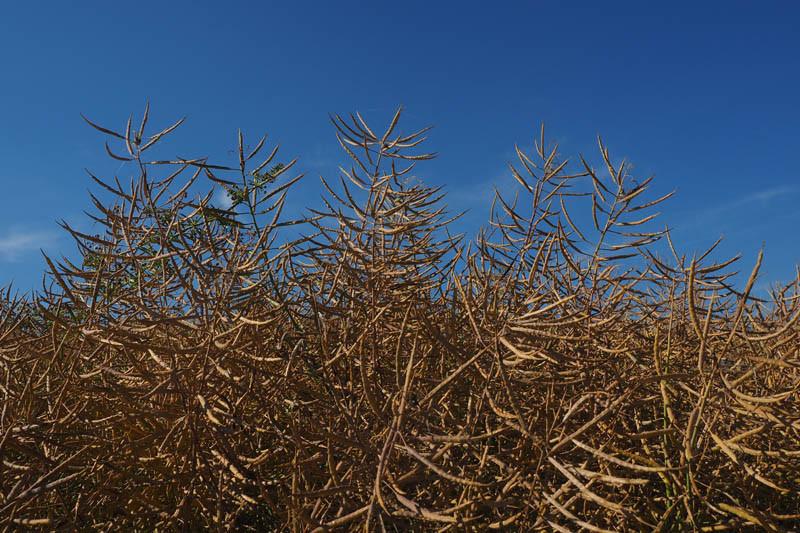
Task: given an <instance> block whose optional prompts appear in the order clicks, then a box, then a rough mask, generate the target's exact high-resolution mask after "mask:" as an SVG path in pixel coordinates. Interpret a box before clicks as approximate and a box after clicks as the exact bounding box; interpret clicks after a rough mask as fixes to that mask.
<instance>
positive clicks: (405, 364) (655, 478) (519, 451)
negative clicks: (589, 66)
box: [0, 110, 800, 531]
mask: <svg viewBox="0 0 800 533" xmlns="http://www.w3.org/2000/svg"><path fill="white" fill-rule="evenodd" d="M399 118H400V112H399V111H398V113H397V114H396V115H395V116H394V118H393V119H392V120H391V122H390V124H389V125H388V127H387V129H386V130H385V131H384V132H383V133H380V134H376V133H375V132H374V131H373V130H372V129H371V128H370V127H369V126H368V124H367V123H366V122H365V121H364V119H363V118H362V117H361V116H360V115H358V114H356V115H354V116H349V117H340V116H335V117H333V123H334V126H335V129H336V133H337V138H338V140H339V143H340V145H341V147H342V149H343V150H344V151H345V152H346V153H347V154H348V155H349V157H350V159H351V161H352V165H351V166H350V168H347V169H342V172H341V177H340V179H339V180H338V182H333V181H331V180H323V181H322V185H323V188H324V189H325V191H326V196H325V198H324V200H323V204H324V205H323V206H322V207H321V208H319V209H310V210H309V214H308V216H307V217H306V218H303V219H297V220H295V219H286V218H285V217H283V216H282V210H283V207H284V205H285V202H286V197H287V196H286V195H287V192H288V191H289V189H290V187H291V186H292V184H294V183H295V182H296V181H297V180H299V179H300V177H301V176H299V175H298V176H292V175H291V173H290V171H291V169H292V168H293V166H294V161H290V162H286V163H282V162H281V160H280V158H279V157H278V152H277V148H275V149H273V150H272V151H271V152H270V153H269V154H268V155H267V156H266V157H265V158H264V159H262V160H260V161H261V162H260V163H258V164H257V165H256V166H252V165H251V161H254V160H257V158H258V157H261V153H262V151H263V150H264V148H265V145H266V143H265V140H264V139H262V140H260V141H259V142H258V143H256V145H255V146H254V147H252V148H250V147H248V146H247V145H246V143H245V140H244V138H243V136H242V134H241V133H240V134H239V136H238V165H236V164H235V165H233V166H223V165H215V164H211V163H209V162H208V161H207V160H206V159H204V158H197V159H183V158H177V159H174V160H151V159H148V157H147V153H149V152H148V150H149V149H150V148H151V147H153V146H154V145H156V144H157V143H159V142H160V141H162V139H163V138H165V137H166V136H167V135H168V134H169V133H170V132H171V131H173V130H174V129H175V128H177V127H178V126H179V125H180V123H181V122H182V121H179V122H178V123H176V124H174V125H172V126H170V127H167V128H166V129H164V130H162V131H160V132H158V133H156V134H153V135H150V136H146V135H145V130H146V126H147V123H148V112H147V110H146V111H145V113H144V116H143V119H142V121H141V124H140V126H139V127H138V128H136V129H135V130H134V129H133V126H132V119H129V120H128V122H127V124H126V126H125V130H124V132H123V133H120V132H117V131H114V130H111V129H107V128H105V127H102V126H99V125H96V124H94V123H92V122H89V123H90V124H91V125H92V126H93V127H94V128H96V129H97V130H99V131H100V132H102V133H103V134H104V135H105V136H106V137H107V138H108V139H109V140H110V141H111V142H112V143H114V145H115V146H112V145H110V144H108V143H107V144H106V149H107V151H108V153H109V155H110V156H111V157H112V158H114V159H116V160H120V161H123V162H125V168H128V169H132V170H133V172H134V174H133V178H132V179H131V180H130V183H129V184H128V185H123V184H122V183H121V182H120V181H119V180H118V179H116V178H114V179H113V180H101V179H99V178H97V177H95V176H91V177H92V179H93V180H94V181H95V182H96V183H97V184H98V185H99V186H100V187H101V188H102V191H103V193H102V195H101V196H103V197H104V198H102V199H101V198H99V197H95V196H92V202H93V204H94V206H95V209H96V213H95V215H92V218H93V219H94V221H95V224H96V225H99V227H100V228H101V230H100V232H98V233H97V234H87V233H82V232H80V231H78V230H77V229H75V228H72V227H70V226H69V225H67V224H63V226H64V228H65V229H66V231H68V232H69V234H71V235H72V237H74V239H75V242H76V246H77V250H78V252H79V254H80V258H81V259H80V261H79V262H77V263H76V262H74V261H70V260H69V259H66V258H63V259H62V260H60V261H55V260H52V259H50V258H47V262H48V265H49V272H48V277H47V279H48V280H49V281H50V282H51V283H50V285H48V286H46V287H45V288H44V289H43V290H42V291H41V292H40V293H39V294H37V295H36V296H35V297H34V298H29V299H18V298H16V297H14V295H13V294H12V293H11V291H10V290H7V291H6V292H5V294H4V296H3V298H2V308H1V309H0V395H1V396H2V412H1V413H0V456H2V465H0V523H2V524H3V526H5V527H7V528H14V527H19V528H30V527H35V526H40V527H46V528H49V529H75V528H80V529H95V528H96V529H107V528H110V527H112V526H113V527H119V528H123V529H160V530H165V529H167V530H171V529H186V528H200V527H204V528H211V527H214V528H220V529H234V528H236V529H252V530H281V529H288V530H293V531H329V530H336V529H343V530H356V529H361V530H367V531H371V530H380V531H403V530H427V529H431V530H434V529H435V530H448V529H451V530H462V529H476V530H478V529H480V530H484V529H487V528H488V529H497V530H504V529H517V530H525V531H531V530H557V531H570V530H575V529H581V528H583V529H587V530H590V531H607V530H642V531H651V530H660V531H666V530H682V529H692V528H693V529H699V530H708V531H712V530H713V531H717V530H725V529H730V530H734V529H736V530H738V529H742V528H747V527H751V528H761V529H767V530H781V529H785V528H787V527H791V525H796V524H798V523H800V514H798V510H797V493H798V490H800V474H798V472H800V446H798V442H800V435H798V434H799V433H800V414H798V413H800V400H799V399H798V394H797V390H798V385H800V350H799V349H798V345H800V343H798V334H800V327H798V317H800V293H799V292H798V288H800V278H798V279H797V280H795V281H794V282H793V283H791V284H789V285H786V286H785V287H783V288H781V289H779V290H775V291H773V294H772V300H771V301H770V302H766V301H763V300H761V299H759V298H756V297H754V296H753V295H752V294H751V290H752V288H753V284H754V281H755V279H756V277H757V274H758V269H759V265H760V261H761V258H760V257H759V260H758V262H757V264H756V266H755V268H754V269H753V271H752V274H751V276H750V278H749V279H748V281H747V283H746V286H745V288H744V289H743V290H741V291H740V290H738V289H737V288H735V287H734V286H733V285H732V283H731V277H732V274H733V272H732V271H731V268H732V266H733V265H734V264H735V262H736V260H737V259H736V258H734V259H732V260H730V261H725V262H722V263H711V262H710V261H709V259H708V258H709V257H710V256H711V251H712V250H709V251H707V252H706V253H704V254H702V255H701V256H699V257H695V258H693V259H691V260H689V259H687V258H686V257H685V256H684V255H681V254H680V253H679V251H678V250H677V249H676V247H675V246H674V245H673V243H672V241H671V240H670V239H669V234H668V232H666V231H665V230H664V231H658V230H652V229H650V228H651V226H652V224H653V221H654V219H655V217H656V214H655V213H653V209H654V208H655V207H657V206H658V205H659V204H661V202H663V201H664V200H666V199H667V198H668V197H669V196H670V195H667V196H664V197H661V198H655V199H651V198H649V197H648V195H647V192H648V191H647V189H648V185H649V180H645V181H643V182H641V183H638V182H636V181H635V180H633V179H632V178H631V176H630V175H629V171H628V168H627V166H626V165H625V164H624V163H623V164H620V165H615V164H614V163H613V162H612V159H611V158H610V156H609V154H608V151H607V149H606V148H605V146H604V145H603V144H602V142H601V143H600V154H601V156H602V159H603V166H604V168H603V169H602V170H601V169H597V168H594V167H592V166H591V165H590V164H589V163H588V162H587V161H586V160H584V159H583V158H581V159H580V162H579V164H578V165H571V163H570V162H569V161H568V160H566V159H562V158H561V157H560V156H559V153H558V150H557V147H556V146H553V145H548V144H547V142H546V139H545V135H544V130H542V132H541V136H540V139H539V140H538V142H537V143H535V146H534V148H533V151H532V152H531V153H526V152H524V151H523V150H521V149H517V154H518V164H517V165H516V166H512V167H511V174H512V177H513V178H514V180H515V181H516V183H517V184H518V185H519V191H520V194H518V195H517V196H516V197H514V198H508V197H504V196H502V195H500V194H497V195H496V198H495V202H494V204H493V209H492V215H491V218H490V222H489V225H488V226H487V228H485V230H484V231H482V232H481V233H480V235H479V236H478V238H477V239H476V240H475V242H474V243H472V244H465V243H464V242H462V240H461V239H460V238H459V237H454V236H452V235H451V234H450V232H449V230H448V228H449V227H450V223H451V221H452V220H453V218H449V217H450V215H449V214H448V213H447V211H446V209H445V207H444V205H443V203H442V199H443V196H444V195H443V194H442V193H441V191H439V190H438V189H432V188H429V187H426V186H424V185H423V184H422V183H421V182H419V181H418V180H417V179H416V178H415V177H414V174H413V173H414V172H415V169H416V165H417V164H418V163H421V162H424V161H425V160H427V159H430V158H431V157H432V155H431V154H426V153H420V152H419V151H418V149H419V147H420V146H421V144H422V143H423V141H424V139H425V138H424V136H425V132H426V131H427V130H421V131H418V132H416V133H413V134H403V133H399V132H398V121H399ZM573 167H576V169H573ZM203 184H205V185H203ZM219 190H222V191H224V192H225V194H227V195H228V198H229V200H230V202H229V203H230V206H229V207H226V208H222V207H219V206H216V205H214V201H213V199H214V198H215V194H216V192H217V191H219ZM576 206H577V207H578V208H580V207H581V206H582V207H584V212H586V213H588V215H587V216H586V217H585V220H584V219H583V218H578V217H576V216H575V215H573V214H572V213H573V212H574V211H575V209H576ZM583 222H587V223H585V224H584V223H583ZM289 226H294V228H293V229H292V228H288V227H289ZM297 229H300V231H295V230H297ZM665 252H666V253H665Z"/></svg>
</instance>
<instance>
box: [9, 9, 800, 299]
mask: <svg viewBox="0 0 800 533" xmlns="http://www.w3.org/2000/svg"><path fill="white" fill-rule="evenodd" d="M276 4H277V3H276ZM281 4H283V5H274V6H269V5H268V3H267V2H258V3H256V2H252V3H243V2H226V3H220V2H191V3H189V2H162V3H149V2H5V3H3V5H2V7H1V8H0V105H1V106H2V114H0V186H1V187H0V191H2V194H0V207H2V209H0V284H5V283H7V282H9V281H12V280H13V281H14V283H15V285H16V286H17V287H19V288H21V289H23V290H25V289H28V288H30V287H32V286H34V285H36V284H37V283H38V282H39V279H40V275H41V271H42V268H43V261H42V259H41V256H40V254H39V248H44V249H45V250H47V251H48V252H52V253H58V252H66V253H68V252H69V251H70V250H72V244H71V243H70V242H69V240H68V239H67V238H66V237H65V236H64V235H63V233H62V232H61V231H60V230H59V229H58V228H57V227H56V225H55V221H56V220H57V219H60V218H64V219H66V220H68V221H70V222H72V223H75V224H82V223H84V221H85V220H86V219H85V216H84V215H83V214H82V210H84V209H87V208H88V207H89V202H88V197H87V189H88V188H90V183H89V180H88V178H87V177H86V175H85V174H84V172H83V168H84V167H89V168H91V169H92V170H94V171H95V172H97V173H101V174H105V175H108V174H113V173H114V172H116V171H117V170H120V169H119V166H118V165H114V164H109V162H108V160H107V157H106V156H105V155H104V152H103V149H102V142H101V138H100V136H99V134H98V133H97V132H96V131H94V130H92V129H91V128H89V127H88V126H86V125H85V124H84V123H83V122H82V120H81V119H80V116H79V113H81V112H82V113H85V114H87V115H88V116H90V117H92V118H93V119H95V120H97V121H99V122H101V123H104V124H107V125H115V126H118V127H120V128H121V127H123V125H124V122H125V120H126V118H127V116H128V114H129V113H130V112H136V113H140V112H141V108H142V107H143V104H144V101H145V100H146V99H148V98H149V99H150V101H151V102H152V110H153V111H152V117H153V121H154V125H155V126H158V125H166V124H167V123H169V122H170V121H172V120H173V119H175V118H177V117H179V116H182V115H186V116H187V117H188V122H187V124H186V125H185V126H183V127H182V130H181V131H180V133H178V134H176V135H175V136H174V137H173V140H172V144H170V145H169V146H170V147H172V148H174V151H175V152H176V153H180V154H182V155H183V154H187V153H191V154H192V155H203V154H208V155H212V156H217V159H219V158H220V157H222V158H224V157H227V156H226V154H227V151H228V150H231V149H233V148H234V146H235V142H236V141H235V135H236V130H237V128H240V127H241V128H242V129H243V130H244V132H245V133H246V134H247V135H250V136H252V137H256V136H258V135H260V134H262V133H265V132H266V133H269V134H270V138H271V139H273V140H279V141H280V142H281V144H282V146H283V147H284V148H283V150H284V151H283V153H284V154H285V155H287V156H299V157H300V158H301V168H302V169H303V170H305V171H306V172H307V173H308V178H307V182H306V184H305V185H304V188H301V189H300V192H301V194H299V195H295V196H294V197H292V199H291V200H292V201H293V202H295V203H296V204H310V205H314V204H315V203H316V201H317V200H316V198H317V197H316V182H315V180H316V176H318V175H319V174H324V175H327V176H331V175H334V174H335V172H336V164H337V162H338V161H339V157H338V151H337V146H336V143H335V139H334V137H333V135H332V131H331V127H330V124H329V123H328V120H327V114H328V113H329V112H349V111H351V110H359V111H361V112H362V113H363V114H364V115H365V116H366V117H367V118H373V119H374V121H375V122H376V123H380V122H382V121H383V120H385V119H386V118H387V117H388V116H389V115H390V114H391V112H392V110H393V109H394V108H395V107H396V106H397V105H398V104H404V105H405V107H406V109H407V113H406V120H405V125H406V127H407V128H409V129H410V128H413V127H420V126H424V125H428V124H433V125H435V126H436V128H435V130H434V132H433V134H432V135H431V141H430V147H431V149H433V150H436V151H438V152H439V153H440V154H441V155H440V157H439V159H437V160H436V161H434V162H432V163H431V164H430V165H428V167H427V170H426V171H425V172H421V174H422V176H423V177H424V178H426V179H427V180H428V181H429V182H430V183H433V184H444V185H446V186H447V187H448V189H449V190H450V191H451V193H452V194H451V202H450V203H451V204H452V206H453V207H455V208H459V209H461V208H468V209H471V211H470V215H469V216H468V217H467V218H466V219H465V222H464V223H465V225H466V226H467V227H470V225H472V226H473V227H476V226H477V224H478V223H479V221H481V220H483V219H485V215H486V211H487V206H488V196H489V194H490V191H491V187H492V186H493V185H497V186H499V187H500V188H503V187H510V186H511V183H512V182H511V181H510V179H509V178H508V177H507V173H506V172H505V170H504V169H505V164H506V162H507V161H509V160H510V159H511V158H512V154H513V145H514V143H515V142H518V143H520V144H522V145H529V144H530V141H531V139H532V138H533V136H534V134H535V132H536V131H537V129H538V124H539V122H541V121H544V122H545V123H546V124H547V127H548V129H549V132H550V133H551V135H552V136H553V137H554V138H556V139H558V140H559V141H560V142H561V145H562V151H563V152H564V153H565V154H571V153H574V152H590V151H591V150H593V149H594V146H595V145H594V142H595V136H596V135H597V134H598V133H600V134H602V135H603V137H604V138H605V139H606V141H607V143H608V144H609V146H610V148H611V151H612V154H614V155H615V156H616V157H617V158H621V157H626V158H628V159H630V160H631V161H632V162H633V163H634V165H635V169H636V172H637V174H638V175H640V176H642V177H645V176H647V175H649V174H655V175H656V185H655V188H656V192H663V191H667V190H671V189H677V190H678V196H677V197H676V199H675V200H673V201H671V202H670V204H669V206H668V207H666V208H665V214H666V216H665V219H664V221H665V222H668V223H669V224H670V225H672V226H674V228H675V233H674V235H675V238H676V240H677V241H679V242H681V243H682V244H683V246H684V248H686V249H687V251H691V250H692V249H697V248H701V247H703V246H705V245H708V244H710V243H712V242H713V241H714V240H715V239H716V238H717V237H718V236H720V235H724V236H725V237H726V244H725V245H724V248H723V250H722V251H723V252H726V253H727V252H730V253H734V252H736V251H742V252H743V253H744V254H745V256H746V257H747V258H748V259H747V262H746V263H745V264H743V268H745V269H749V268H750V265H752V262H753V259H754V258H755V255H756V253H757V251H758V249H759V248H760V247H761V245H762V242H763V243H766V253H767V259H766V263H765V265H766V270H765V272H766V277H765V280H766V279H785V278H790V277H792V273H793V270H794V265H795V264H796V263H798V262H800V246H798V242H800V239H798V237H797V234H798V227H799V226H800V207H799V206H800V203H799V202H800V170H798V168H797V154H800V132H799V130H798V125H799V124H800V100H799V99H800V32H799V31H797V26H798V23H800V4H797V3H794V2H782V3H777V2H758V3H756V2H686V3H679V2H670V3H660V5H659V6H656V5H655V4H654V3H650V2H602V3H598V2H570V3H569V5H570V6H572V7H567V3H565V2H555V1H554V2H496V3H489V2H485V1H483V2H464V1H460V2H408V1H407V2H403V3H394V4H389V3H388V2H387V3H383V2H371V3H367V2H363V3H362V4H363V5H356V4H353V3H348V2H313V3H312V2H297V1H293V2H282V3H281ZM390 5H396V6H401V7H398V8H391V7H390ZM592 154H593V155H594V153H592ZM124 170H125V169H122V171H121V172H120V174H121V175H122V176H124V175H125V172H124ZM312 193H313V194H312Z"/></svg>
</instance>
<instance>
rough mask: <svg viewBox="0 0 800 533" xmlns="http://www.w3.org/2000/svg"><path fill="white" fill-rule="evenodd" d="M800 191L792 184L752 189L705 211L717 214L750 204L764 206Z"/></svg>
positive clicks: (799, 188)
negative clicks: (757, 189)
mask: <svg viewBox="0 0 800 533" xmlns="http://www.w3.org/2000/svg"><path fill="white" fill-rule="evenodd" d="M797 193H800V187H797V186H792V185H782V186H779V187H771V188H769V189H764V190H760V191H752V192H748V193H746V194H743V195H742V196H740V197H739V198H736V199H735V200H732V201H730V202H727V203H724V204H721V205H717V206H714V207H711V208H710V209H708V210H707V211H706V212H707V213H708V214H714V215H718V214H721V213H725V212H727V211H732V210H734V209H738V208H741V207H744V206H747V205H752V204H760V205H761V206H762V207H766V205H767V204H768V203H769V202H770V201H772V200H774V199H776V198H779V197H781V196H789V195H794V194H797Z"/></svg>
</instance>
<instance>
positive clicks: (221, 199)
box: [213, 188, 233, 209]
mask: <svg viewBox="0 0 800 533" xmlns="http://www.w3.org/2000/svg"><path fill="white" fill-rule="evenodd" d="M213 203H214V205H215V206H216V207H218V208H220V209H230V208H231V207H232V206H233V200H232V199H231V196H230V195H229V194H228V191H226V190H225V189H223V188H219V189H217V192H215V193H214V198H213Z"/></svg>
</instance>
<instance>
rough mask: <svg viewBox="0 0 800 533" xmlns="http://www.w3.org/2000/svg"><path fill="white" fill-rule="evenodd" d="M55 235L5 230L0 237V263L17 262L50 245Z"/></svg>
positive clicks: (46, 232) (45, 232) (44, 232)
mask: <svg viewBox="0 0 800 533" xmlns="http://www.w3.org/2000/svg"><path fill="white" fill-rule="evenodd" d="M55 240H56V234H55V233H53V232H48V231H24V230H20V229H12V230H7V231H6V232H5V233H4V234H1V235H0V261H17V260H19V259H20V258H21V257H22V256H23V255H25V254H27V253H30V252H33V251H36V250H39V249H40V248H44V247H45V246H48V245H50V244H52V243H53V242H54V241H55Z"/></svg>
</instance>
